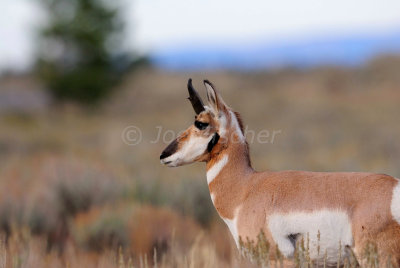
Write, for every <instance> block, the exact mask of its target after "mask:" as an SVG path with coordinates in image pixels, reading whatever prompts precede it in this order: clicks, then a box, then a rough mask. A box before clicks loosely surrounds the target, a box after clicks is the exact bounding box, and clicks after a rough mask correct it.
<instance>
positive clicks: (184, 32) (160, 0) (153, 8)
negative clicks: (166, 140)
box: [0, 0, 400, 69]
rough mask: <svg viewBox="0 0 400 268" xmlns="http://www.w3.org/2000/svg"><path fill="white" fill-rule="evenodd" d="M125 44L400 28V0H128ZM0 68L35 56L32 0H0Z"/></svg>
mask: <svg viewBox="0 0 400 268" xmlns="http://www.w3.org/2000/svg"><path fill="white" fill-rule="evenodd" d="M123 1H124V2H123V3H124V4H125V8H124V14H123V15H124V18H125V19H126V22H127V25H128V28H127V32H126V37H127V41H126V47H127V48H128V49H136V50H138V51H140V52H141V53H148V52H150V53H151V52H152V51H157V50H159V49H162V48H165V47H172V46H174V45H175V44H181V43H190V42H197V41H198V42H205V43H215V44H218V43H220V42H227V41H228V42H229V41H232V42H247V43H251V42H252V41H253V40H257V39H263V40H273V41H276V40H280V39H288V38H289V39H294V38H295V39H302V38H309V37H311V36H314V35H338V34H352V33H354V34H358V33H370V32H375V33H382V32H390V31H394V30H395V29H400V1H399V0H334V1H332V0H302V1H295V0H291V1H289V0H279V1H276V0H273V1H272V0H247V1H236V0H197V1H195V0H135V1H131V0H123ZM0 6H1V7H2V14H3V16H1V17H0V36H1V42H0V69H4V68H12V69H24V68H27V66H29V64H30V63H31V62H32V59H33V51H34V45H33V44H34V38H35V35H34V30H35V29H36V28H37V27H38V26H39V25H40V24H41V23H43V21H44V14H43V12H42V11H41V10H40V9H39V7H37V5H36V4H35V1H33V0H0Z"/></svg>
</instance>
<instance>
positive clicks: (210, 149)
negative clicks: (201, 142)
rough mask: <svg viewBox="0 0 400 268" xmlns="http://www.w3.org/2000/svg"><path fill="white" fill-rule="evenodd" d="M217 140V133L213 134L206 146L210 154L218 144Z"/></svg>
mask: <svg viewBox="0 0 400 268" xmlns="http://www.w3.org/2000/svg"><path fill="white" fill-rule="evenodd" d="M218 140H219V135H218V133H215V134H214V136H213V137H212V139H211V140H210V142H209V143H208V145H207V151H208V152H211V151H212V149H213V148H214V146H215V145H216V144H217V143H218Z"/></svg>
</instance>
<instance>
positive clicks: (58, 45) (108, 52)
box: [37, 0, 126, 103]
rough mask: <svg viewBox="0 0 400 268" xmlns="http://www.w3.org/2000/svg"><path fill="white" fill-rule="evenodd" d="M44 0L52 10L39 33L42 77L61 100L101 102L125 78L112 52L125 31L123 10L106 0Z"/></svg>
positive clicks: (48, 8) (39, 71)
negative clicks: (122, 16) (46, 22)
mask: <svg viewBox="0 0 400 268" xmlns="http://www.w3.org/2000/svg"><path fill="white" fill-rule="evenodd" d="M39 1H40V2H41V3H42V5H43V6H44V8H45V10H46V11H47V13H48V24H47V26H46V27H45V28H44V29H42V31H41V35H40V36H41V40H40V47H39V55H38V61H37V70H38V73H39V75H40V76H41V78H42V79H43V80H44V81H45V83H46V84H47V87H48V89H49V90H50V92H51V93H52V95H53V96H54V97H55V98H56V99H57V100H65V99H69V100H75V101H79V102H82V103H96V102H98V101H99V100H101V99H102V98H104V97H105V96H107V95H108V94H109V93H110V91H111V89H112V88H113V86H114V85H115V83H116V82H117V81H118V79H119V78H120V76H121V68H119V67H120V66H118V64H115V61H113V55H115V51H113V50H112V49H114V50H115V49H116V48H118V47H119V44H120V41H121V34H122V30H123V24H122V22H121V20H120V19H119V16H118V15H119V14H118V9H116V8H112V7H110V6H107V4H106V2H105V1H101V0H39ZM112 3H113V2H112ZM120 58H121V57H120ZM125 63H126V61H125Z"/></svg>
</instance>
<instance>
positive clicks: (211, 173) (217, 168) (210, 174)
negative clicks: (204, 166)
mask: <svg viewBox="0 0 400 268" xmlns="http://www.w3.org/2000/svg"><path fill="white" fill-rule="evenodd" d="M228 159H229V158H228V155H227V154H225V155H224V156H223V157H222V158H221V159H220V160H219V161H218V162H217V163H215V164H214V165H213V166H212V167H211V168H210V169H209V170H207V183H208V184H210V183H211V182H212V181H213V180H214V179H215V177H217V176H218V174H219V173H220V172H221V170H222V169H223V168H224V167H225V165H226V164H227V163H228Z"/></svg>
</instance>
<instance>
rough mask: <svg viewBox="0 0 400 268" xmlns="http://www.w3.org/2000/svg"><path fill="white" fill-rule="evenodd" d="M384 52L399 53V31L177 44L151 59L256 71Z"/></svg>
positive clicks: (351, 61) (165, 64) (345, 62)
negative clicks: (296, 38) (282, 39)
mask: <svg viewBox="0 0 400 268" xmlns="http://www.w3.org/2000/svg"><path fill="white" fill-rule="evenodd" d="M386 53H395V54H398V53H400V31H398V32H392V33H386V34H363V35H361V34H359V35H344V36H333V37H332V36H330V37H314V38H306V39H303V40H285V41H254V42H252V43H246V44H245V43H241V42H236V43H235V42H227V43H221V42H219V43H216V44H213V43H211V42H209V43H203V44H201V45H199V44H195V43H192V44H189V43H188V44H177V45H176V46H169V48H164V49H161V50H158V51H155V52H154V53H153V54H152V55H151V56H150V59H151V61H152V62H153V63H154V64H155V65H156V66H158V67H160V68H163V69H168V70H176V71H181V70H203V69H229V70H257V69H271V68H280V67H287V66H292V67H297V68H310V67H315V66H320V65H339V66H357V65H361V64H363V63H365V62H366V61H368V60H370V59H371V58H373V57H375V56H377V55H379V54H386Z"/></svg>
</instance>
